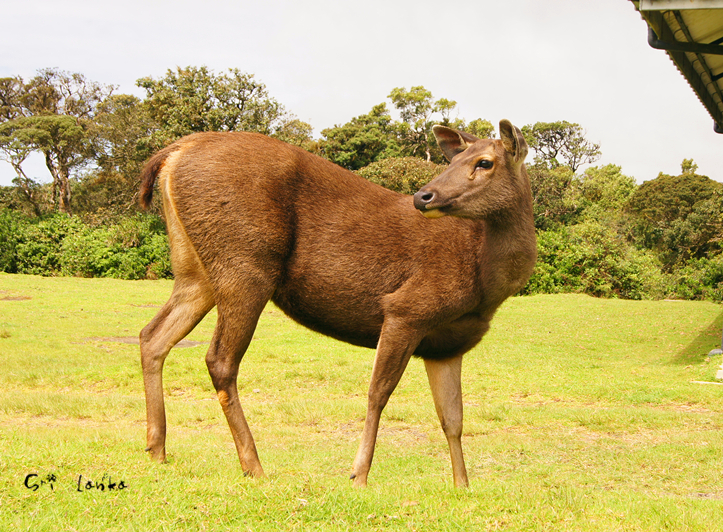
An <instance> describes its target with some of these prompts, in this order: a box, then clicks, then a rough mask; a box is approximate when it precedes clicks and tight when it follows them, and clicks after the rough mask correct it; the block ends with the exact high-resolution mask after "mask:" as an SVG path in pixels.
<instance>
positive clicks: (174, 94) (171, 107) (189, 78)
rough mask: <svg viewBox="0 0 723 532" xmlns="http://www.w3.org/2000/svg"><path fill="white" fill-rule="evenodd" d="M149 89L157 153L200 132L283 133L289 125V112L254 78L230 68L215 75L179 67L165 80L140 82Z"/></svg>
mask: <svg viewBox="0 0 723 532" xmlns="http://www.w3.org/2000/svg"><path fill="white" fill-rule="evenodd" d="M137 84H138V86H139V87H142V88H143V89H145V90H146V93H147V97H146V100H145V104H146V105H147V106H148V112H149V114H150V116H151V118H152V119H153V120H155V122H156V124H157V125H158V128H159V129H158V131H157V132H155V133H154V137H155V138H154V144H155V145H156V146H155V147H156V148H160V147H162V146H166V145H168V144H170V143H171V142H173V141H174V140H176V139H178V138H180V137H182V136H184V135H188V134H190V133H196V132H199V131H255V132H257V133H263V134H265V135H271V134H273V133H275V132H277V131H278V130H279V129H280V128H281V127H282V126H283V123H284V118H285V116H284V109H283V107H282V106H281V104H280V103H278V102H277V101H276V100H275V99H273V98H271V97H270V96H269V95H268V93H267V91H266V87H265V85H264V84H263V83H261V82H258V81H256V80H255V79H254V76H253V75H252V74H244V73H242V72H240V71H239V70H238V69H235V68H234V69H229V71H228V73H227V74H219V75H217V74H214V73H213V72H211V71H210V70H209V69H208V68H207V67H205V66H202V67H191V66H189V67H186V68H180V67H178V68H177V69H176V71H175V72H174V71H172V70H168V71H167V72H166V75H165V77H163V78H161V79H158V80H155V79H153V78H152V77H145V78H141V79H139V80H138V81H137Z"/></svg>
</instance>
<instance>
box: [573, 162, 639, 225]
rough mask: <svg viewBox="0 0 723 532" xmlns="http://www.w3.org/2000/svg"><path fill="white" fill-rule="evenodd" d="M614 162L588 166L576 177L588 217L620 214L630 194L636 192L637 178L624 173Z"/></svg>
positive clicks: (595, 217) (599, 217)
mask: <svg viewBox="0 0 723 532" xmlns="http://www.w3.org/2000/svg"><path fill="white" fill-rule="evenodd" d="M621 170H622V169H621V168H620V167H619V166H616V165H614V164H608V165H605V166H602V167H599V166H592V167H590V168H587V169H586V170H585V172H583V174H582V175H580V176H579V177H577V178H576V180H577V188H578V190H579V195H580V199H581V201H582V207H583V209H584V211H585V215H586V216H587V217H591V218H594V219H598V220H600V219H603V218H609V217H610V216H611V215H612V216H620V215H621V213H622V210H623V208H624V207H625V205H626V204H627V202H628V200H629V199H630V196H631V195H632V194H633V192H635V189H636V188H637V185H636V184H635V179H633V178H632V177H629V176H626V175H624V174H623V173H622V171H621Z"/></svg>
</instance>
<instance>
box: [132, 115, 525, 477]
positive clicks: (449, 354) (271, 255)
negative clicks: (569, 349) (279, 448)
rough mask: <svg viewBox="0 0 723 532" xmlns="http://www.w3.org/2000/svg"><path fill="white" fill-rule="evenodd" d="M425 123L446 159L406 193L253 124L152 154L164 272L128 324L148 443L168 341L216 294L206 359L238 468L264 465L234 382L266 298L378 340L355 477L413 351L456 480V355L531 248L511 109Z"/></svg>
mask: <svg viewBox="0 0 723 532" xmlns="http://www.w3.org/2000/svg"><path fill="white" fill-rule="evenodd" d="M434 134H435V136H436V138H437V141H438V143H439V145H440V147H441V149H442V151H443V152H444V154H445V156H446V157H447V158H448V159H449V160H450V161H451V163H450V165H449V167H448V168H447V169H446V170H445V171H444V172H442V174H440V175H439V176H438V177H437V178H435V179H434V180H432V181H431V182H430V183H429V184H427V185H426V186H424V187H422V189H421V190H419V192H417V193H416V194H415V195H414V197H410V196H405V195H402V194H398V193H396V192H392V191H389V190H387V189H384V188H382V187H380V186H378V185H375V184H373V183H370V182H369V181H367V180H365V179H363V178H361V177H359V176H358V175H356V174H354V173H352V172H350V171H347V170H344V169H342V168H340V167H338V166H335V165H334V164H332V163H330V162H328V161H326V160H324V159H322V158H320V157H317V156H315V155H312V154H310V153H308V152H306V151H304V150H301V149H299V148H296V147H294V146H290V145H288V144H284V143H283V142H280V141H278V140H274V139H271V138H268V137H265V136H262V135H258V134H253V133H198V134H194V135H190V136H188V137H185V138H182V139H180V140H179V141H177V142H176V143H174V144H172V145H170V146H168V147H167V148H165V149H163V150H161V151H160V152H158V153H157V154H156V155H154V156H153V157H152V158H151V159H150V160H149V161H148V163H147V164H146V166H145V168H144V169H143V172H142V185H141V203H142V204H143V205H144V206H148V204H149V202H150V200H151V196H152V193H153V187H154V182H155V181H156V179H158V180H159V185H158V186H159V189H160V192H161V194H162V197H163V209H164V213H165V220H166V224H167V228H168V236H169V238H170V243H171V259H172V264H173V273H174V275H175V284H174V287H173V292H172V294H171V297H170V299H169V300H168V302H167V303H166V304H165V305H164V306H163V308H162V309H161V310H160V311H159V312H158V314H157V315H156V316H155V317H154V318H153V320H152V321H151V322H150V323H149V324H148V325H147V326H146V327H145V328H144V329H143V330H142V331H141V333H140V344H141V358H142V364H143V379H144V384H145V393H146V408H147V417H148V425H147V443H148V446H147V449H146V450H147V451H148V452H149V453H150V455H151V456H152V457H154V458H155V459H157V460H160V461H163V460H165V455H166V451H165V439H166V418H165V409H164V403H163V387H162V369H163V363H164V360H165V359H166V355H168V352H169V350H170V349H171V348H172V347H173V346H174V345H175V344H176V343H177V342H179V341H180V340H181V339H182V338H183V337H185V336H186V335H187V334H188V333H189V332H190V331H191V330H192V329H193V328H194V327H195V326H196V324H197V323H198V322H199V321H200V320H201V319H202V318H203V317H204V316H205V315H206V313H207V312H208V311H209V310H211V308H213V307H214V305H215V306H216V307H218V322H217V325H216V329H215V331H214V334H213V338H212V340H211V345H210V348H209V350H208V354H207V355H206V364H207V366H208V371H209V373H210V375H211V379H212V381H213V385H214V387H215V389H216V391H217V395H218V399H219V402H220V403H221V406H222V408H223V412H224V414H225V415H226V419H227V421H228V424H229V427H230V429H231V434H232V435H233V439H234V442H235V444H236V449H237V451H238V456H239V459H240V462H241V466H242V468H243V471H244V473H245V474H249V475H252V476H262V475H263V474H264V472H263V469H262V467H261V463H260V461H259V457H258V454H257V451H256V445H255V443H254V439H253V436H252V435H251V431H250V430H249V427H248V425H247V422H246V419H245V417H244V413H243V410H242V408H241V404H240V402H239V396H238V391H237V385H236V383H237V375H238V369H239V363H240V362H241V358H242V357H243V355H244V352H245V351H246V349H247V347H248V345H249V342H250V341H251V338H252V335H253V332H254V329H255V327H256V323H257V320H258V319H259V316H260V314H261V311H262V310H263V309H264V307H265V305H266V304H267V302H268V301H269V300H271V301H273V302H274V303H275V304H276V305H277V306H278V307H279V308H280V309H282V310H283V311H284V312H285V313H286V314H288V315H289V316H290V317H291V318H293V319H294V320H296V321H297V322H299V323H301V324H303V325H305V326H307V327H309V328H310V329H313V330H315V331H318V332H320V333H323V334H326V335H329V336H331V337H333V338H336V339H339V340H342V341H345V342H349V343H352V344H355V345H360V346H365V347H369V348H376V355H375V359H374V366H373V370H372V375H371V381H370V384H369V396H368V405H367V414H366V420H365V422H364V429H363V431H362V435H361V442H360V445H359V450H358V452H357V454H356V458H355V460H354V464H353V467H352V474H351V478H352V479H354V485H356V486H364V485H366V483H367V475H368V473H369V469H370V467H371V463H372V456H373V453H374V446H375V443H376V438H377V432H378V428H379V419H380V416H381V413H382V409H383V408H384V407H385V405H386V404H387V401H388V399H389V396H390V395H391V393H392V391H393V390H394V388H395V387H396V385H397V383H398V382H399V379H400V378H401V376H402V373H403V372H404V369H405V368H406V366H407V363H408V362H409V359H410V358H411V357H412V355H416V356H418V357H421V358H422V359H423V360H424V363H425V367H426V371H427V375H428V377H429V384H430V387H431V389H432V395H433V399H434V404H435V407H436V411H437V414H438V416H439V419H440V421H441V424H442V429H443V431H444V434H445V436H446V438H447V441H448V443H449V450H450V455H451V460H452V470H453V475H454V483H455V485H456V486H466V485H467V484H468V479H467V472H466V468H465V464H464V458H463V455H462V445H461V441H460V438H461V435H462V391H461V384H460V375H461V365H462V355H463V354H464V353H466V352H467V351H469V350H470V349H471V348H472V347H473V346H475V345H476V344H477V343H478V342H479V341H480V339H481V338H482V336H483V335H484V334H485V332H486V331H487V330H488V329H489V324H490V320H491V319H492V316H493V314H494V313H495V311H496V309H497V308H498V307H499V306H500V304H501V303H502V302H503V301H504V300H505V299H507V297H509V296H510V295H513V294H514V293H516V292H517V291H518V290H520V288H522V286H523V285H524V284H525V282H526V281H527V279H528V278H529V276H530V274H531V272H532V269H533V265H534V262H535V259H536V254H537V251H536V240H535V228H534V224H533V218H532V198H531V193H530V183H529V180H528V178H527V173H526V170H525V165H524V159H525V156H526V154H527V144H526V143H525V140H524V139H523V137H522V134H521V133H520V130H519V129H517V128H516V127H514V126H513V125H512V124H511V123H510V122H508V121H507V120H503V121H501V122H500V137H501V139H500V140H490V139H483V140H480V139H477V138H476V137H473V136H472V135H469V134H467V133H463V132H459V131H455V130H453V129H449V128H447V127H442V126H435V128H434ZM415 207H416V208H415ZM422 215H424V216H422ZM444 215H449V216H444ZM431 218H439V219H431Z"/></svg>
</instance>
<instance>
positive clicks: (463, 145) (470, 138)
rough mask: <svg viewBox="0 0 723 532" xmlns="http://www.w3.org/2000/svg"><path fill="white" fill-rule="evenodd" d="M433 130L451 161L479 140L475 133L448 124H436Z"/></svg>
mask: <svg viewBox="0 0 723 532" xmlns="http://www.w3.org/2000/svg"><path fill="white" fill-rule="evenodd" d="M432 131H433V132H434V136H435V137H436V139H437V144H439V147H440V148H441V149H442V153H444V156H445V157H446V158H447V160H448V161H451V160H452V158H453V157H454V156H455V155H457V154H458V153H462V152H463V151H464V150H466V149H467V148H469V147H470V146H471V145H472V144H474V143H475V142H477V141H478V140H479V139H478V138H477V137H475V136H474V135H470V134H469V133H465V132H464V131H457V130H456V129H452V128H449V127H446V126H439V125H437V126H434V127H433V128H432Z"/></svg>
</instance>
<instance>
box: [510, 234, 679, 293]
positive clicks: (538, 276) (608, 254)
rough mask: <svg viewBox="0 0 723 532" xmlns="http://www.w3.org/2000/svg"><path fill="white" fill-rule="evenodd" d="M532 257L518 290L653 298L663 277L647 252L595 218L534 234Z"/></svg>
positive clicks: (661, 289)
mask: <svg viewBox="0 0 723 532" xmlns="http://www.w3.org/2000/svg"><path fill="white" fill-rule="evenodd" d="M537 249H538V259H537V265H536V267H535V271H534V273H533V274H532V277H531V278H530V281H529V282H528V284H527V286H525V288H524V289H523V291H522V293H524V294H539V293H545V294H555V293H562V292H580V293H585V294H589V295H591V296H596V297H620V298H624V299H654V298H658V297H661V296H662V295H664V293H665V282H666V278H665V276H664V275H663V274H662V273H661V272H660V265H659V263H658V262H657V260H656V259H655V257H654V256H653V255H652V253H650V252H648V251H641V250H638V249H636V248H634V247H633V246H632V245H630V244H629V243H628V242H626V241H625V240H624V239H623V238H622V237H620V236H619V235H618V234H617V233H615V232H614V231H613V230H611V229H609V228H607V227H605V226H603V225H601V224H599V223H596V222H587V223H584V224H578V225H576V226H572V227H560V228H558V229H553V230H549V231H541V232H540V233H538V239H537Z"/></svg>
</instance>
